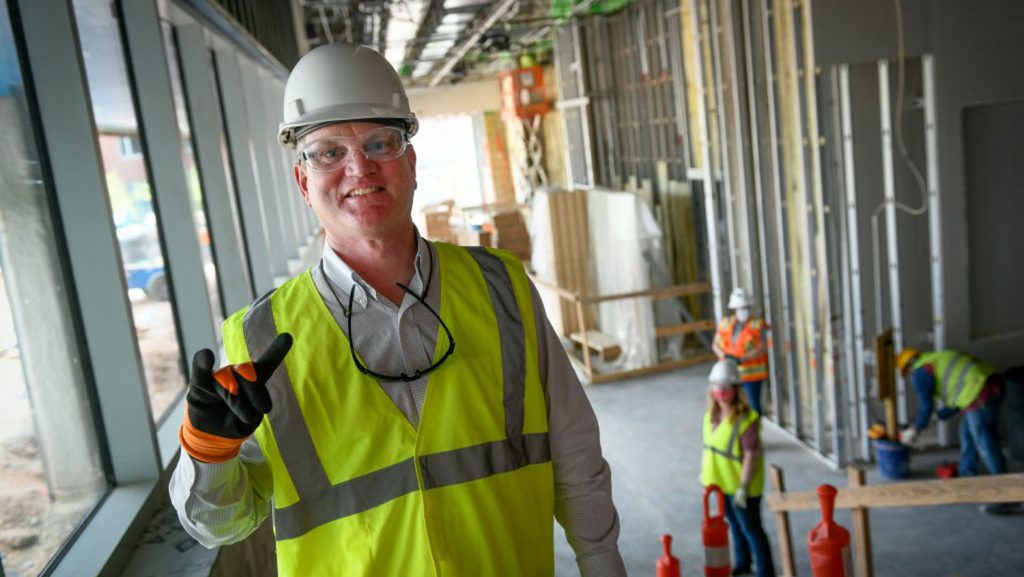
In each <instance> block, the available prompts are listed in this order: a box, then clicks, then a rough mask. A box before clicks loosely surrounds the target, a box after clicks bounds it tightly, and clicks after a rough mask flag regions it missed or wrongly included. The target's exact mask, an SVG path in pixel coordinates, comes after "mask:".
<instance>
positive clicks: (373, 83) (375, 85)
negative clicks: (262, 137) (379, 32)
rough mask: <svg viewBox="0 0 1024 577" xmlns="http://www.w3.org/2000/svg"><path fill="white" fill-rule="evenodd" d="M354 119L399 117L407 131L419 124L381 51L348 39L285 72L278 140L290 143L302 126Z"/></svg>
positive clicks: (317, 51)
mask: <svg viewBox="0 0 1024 577" xmlns="http://www.w3.org/2000/svg"><path fill="white" fill-rule="evenodd" d="M355 120H366V121H370V122H387V121H391V123H394V122H396V121H397V122H399V123H401V124H403V126H404V127H405V129H406V132H407V134H408V135H409V136H412V135H414V134H416V130H418V128H419V123H418V122H417V121H416V115H415V114H413V113H412V110H411V109H410V108H409V98H408V97H407V96H406V95H405V88H404V87H402V79H401V78H399V76H398V73H397V72H395V69H394V68H392V67H391V64H390V63H389V62H388V61H387V60H385V59H384V57H383V56H381V55H380V53H379V52H377V51H376V50H374V49H372V48H369V47H367V46H362V45H359V44H349V43H347V42H341V43H336V44H326V45H324V46H320V47H317V48H316V49H314V50H311V51H310V52H309V53H308V54H306V55H305V56H303V57H302V59H301V60H299V63H298V64H296V65H295V68H293V69H292V72H291V74H290V75H289V76H288V83H287V84H286V85H285V88H284V122H282V123H281V127H280V129H279V130H278V133H277V138H278V140H279V141H280V142H281V144H282V145H284V146H290V147H294V146H295V145H296V142H297V141H298V137H299V136H301V135H302V133H303V132H304V130H303V129H307V130H308V129H309V128H311V127H316V126H320V125H324V124H330V123H333V122H346V121H355Z"/></svg>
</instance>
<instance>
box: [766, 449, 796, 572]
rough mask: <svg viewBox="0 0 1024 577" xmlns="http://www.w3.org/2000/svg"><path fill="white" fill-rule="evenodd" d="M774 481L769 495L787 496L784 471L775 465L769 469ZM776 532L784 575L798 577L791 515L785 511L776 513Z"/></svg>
mask: <svg viewBox="0 0 1024 577" xmlns="http://www.w3.org/2000/svg"><path fill="white" fill-rule="evenodd" d="M768 471H769V473H770V477H771V481H772V493H771V494H769V495H768V497H769V498H771V497H772V496H773V495H784V494H786V481H785V479H783V477H782V469H780V468H779V467H777V466H775V465H771V466H769V467H768ZM775 532H776V534H777V535H778V539H779V557H780V558H781V560H782V574H783V575H784V576H786V577H796V562H795V561H794V559H793V538H792V536H791V535H790V531H789V513H787V512H785V511H776V512H775Z"/></svg>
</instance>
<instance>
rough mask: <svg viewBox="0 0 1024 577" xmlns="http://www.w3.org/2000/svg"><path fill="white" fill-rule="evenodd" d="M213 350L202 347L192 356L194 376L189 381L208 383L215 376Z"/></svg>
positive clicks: (194, 383) (192, 382)
mask: <svg viewBox="0 0 1024 577" xmlns="http://www.w3.org/2000/svg"><path fill="white" fill-rule="evenodd" d="M213 361H214V356H213V351H211V350H210V349H202V350H200V351H198V352H197V353H196V354H195V355H193V357H192V378H191V379H189V383H190V384H192V385H196V384H197V383H208V382H209V381H210V379H211V377H212V376H213Z"/></svg>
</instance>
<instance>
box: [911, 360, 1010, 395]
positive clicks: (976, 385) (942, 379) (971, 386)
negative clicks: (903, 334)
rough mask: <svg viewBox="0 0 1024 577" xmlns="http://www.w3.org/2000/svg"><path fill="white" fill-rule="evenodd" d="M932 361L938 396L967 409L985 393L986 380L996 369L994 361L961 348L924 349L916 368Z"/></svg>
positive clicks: (914, 367) (916, 362)
mask: <svg viewBox="0 0 1024 577" xmlns="http://www.w3.org/2000/svg"><path fill="white" fill-rule="evenodd" d="M925 365H931V367H932V371H933V372H934V373H935V398H937V399H939V400H941V401H942V402H943V404H945V406H947V407H949V408H957V409H966V408H967V407H969V406H971V403H973V402H974V399H977V398H978V395H979V394H981V389H982V388H983V387H984V386H985V381H987V380H988V378H989V377H990V376H991V375H992V373H995V372H996V369H995V367H993V366H992V365H990V364H988V363H985V362H982V361H979V360H977V359H975V358H974V357H972V356H970V355H968V354H965V353H961V352H957V351H934V352H930V353H921V356H920V357H918V359H917V360H916V361H915V362H914V364H913V365H911V369H912V370H915V371H916V370H917V369H920V368H921V367H923V366H925Z"/></svg>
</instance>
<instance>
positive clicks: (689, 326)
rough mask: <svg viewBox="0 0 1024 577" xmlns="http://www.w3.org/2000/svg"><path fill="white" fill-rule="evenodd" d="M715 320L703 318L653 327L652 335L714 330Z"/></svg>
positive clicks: (668, 335)
mask: <svg viewBox="0 0 1024 577" xmlns="http://www.w3.org/2000/svg"><path fill="white" fill-rule="evenodd" d="M714 328H715V321H714V320H713V319H703V320H699V321H693V322H692V323H682V324H678V325H670V326H667V327H656V328H655V329H654V336H655V337H657V338H659V339H660V338H661V337H671V336H675V335H687V334H690V333H697V332H700V331H709V330H714Z"/></svg>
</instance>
